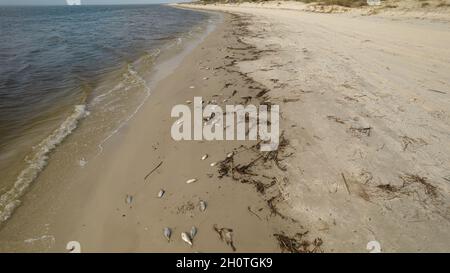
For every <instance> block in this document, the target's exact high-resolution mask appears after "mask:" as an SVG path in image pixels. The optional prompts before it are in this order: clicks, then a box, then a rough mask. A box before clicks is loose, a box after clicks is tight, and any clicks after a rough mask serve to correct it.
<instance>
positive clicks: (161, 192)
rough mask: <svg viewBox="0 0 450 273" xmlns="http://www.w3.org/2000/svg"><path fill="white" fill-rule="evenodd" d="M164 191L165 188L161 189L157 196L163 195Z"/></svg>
mask: <svg viewBox="0 0 450 273" xmlns="http://www.w3.org/2000/svg"><path fill="white" fill-rule="evenodd" d="M165 192H166V191H165V190H163V189H161V190H160V191H159V192H158V198H161V197H163V195H164V193H165Z"/></svg>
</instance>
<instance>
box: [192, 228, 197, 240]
mask: <svg viewBox="0 0 450 273" xmlns="http://www.w3.org/2000/svg"><path fill="white" fill-rule="evenodd" d="M190 235H191V239H194V237H195V235H197V228H196V227H192V228H191V234H190Z"/></svg>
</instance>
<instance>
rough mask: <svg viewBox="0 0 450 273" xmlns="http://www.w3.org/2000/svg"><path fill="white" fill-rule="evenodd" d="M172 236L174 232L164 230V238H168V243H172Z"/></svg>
mask: <svg viewBox="0 0 450 273" xmlns="http://www.w3.org/2000/svg"><path fill="white" fill-rule="evenodd" d="M171 235H172V230H170V228H168V227H165V228H164V237H166V239H167V241H170V236H171Z"/></svg>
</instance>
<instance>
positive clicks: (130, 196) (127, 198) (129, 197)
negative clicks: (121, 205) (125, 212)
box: [125, 194, 133, 204]
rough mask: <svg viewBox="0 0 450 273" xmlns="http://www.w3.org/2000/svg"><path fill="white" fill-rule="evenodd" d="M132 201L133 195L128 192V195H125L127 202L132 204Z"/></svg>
mask: <svg viewBox="0 0 450 273" xmlns="http://www.w3.org/2000/svg"><path fill="white" fill-rule="evenodd" d="M131 202H133V196H132V195H128V194H127V197H125V203H127V204H131Z"/></svg>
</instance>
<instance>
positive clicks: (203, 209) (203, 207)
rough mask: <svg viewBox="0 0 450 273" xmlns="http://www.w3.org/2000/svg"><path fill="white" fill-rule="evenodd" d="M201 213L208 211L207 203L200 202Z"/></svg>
mask: <svg viewBox="0 0 450 273" xmlns="http://www.w3.org/2000/svg"><path fill="white" fill-rule="evenodd" d="M199 206H200V211H205V210H206V202H205V201H200V204H199Z"/></svg>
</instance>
